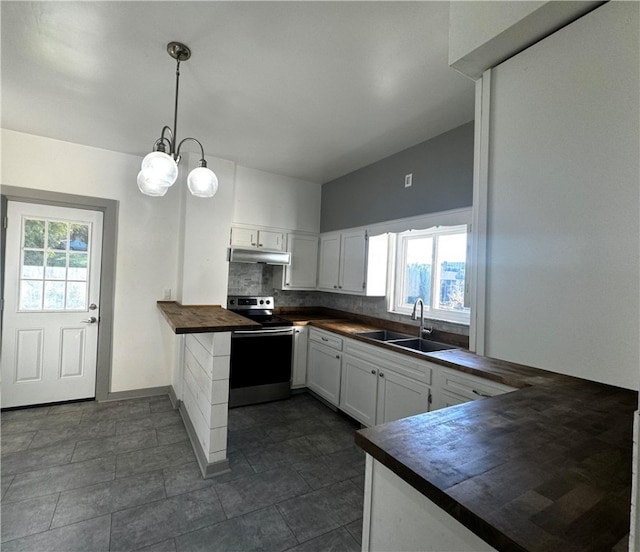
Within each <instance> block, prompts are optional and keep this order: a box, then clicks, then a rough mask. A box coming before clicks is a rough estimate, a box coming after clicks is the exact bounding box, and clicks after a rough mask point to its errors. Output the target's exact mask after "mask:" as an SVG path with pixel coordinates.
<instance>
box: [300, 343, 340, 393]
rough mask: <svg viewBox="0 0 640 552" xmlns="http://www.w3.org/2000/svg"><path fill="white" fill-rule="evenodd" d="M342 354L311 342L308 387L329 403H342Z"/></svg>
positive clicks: (308, 358) (308, 361)
mask: <svg viewBox="0 0 640 552" xmlns="http://www.w3.org/2000/svg"><path fill="white" fill-rule="evenodd" d="M340 356H341V355H340V353H339V352H338V351H336V350H335V349H331V348H330V347H327V346H325V345H322V344H320V343H316V342H315V341H309V355H308V357H307V387H308V388H309V389H311V390H312V391H315V392H316V393H317V394H318V395H320V396H321V397H323V398H324V399H326V400H327V401H329V402H330V403H331V404H332V405H334V406H338V404H339V403H340V367H341V359H340Z"/></svg>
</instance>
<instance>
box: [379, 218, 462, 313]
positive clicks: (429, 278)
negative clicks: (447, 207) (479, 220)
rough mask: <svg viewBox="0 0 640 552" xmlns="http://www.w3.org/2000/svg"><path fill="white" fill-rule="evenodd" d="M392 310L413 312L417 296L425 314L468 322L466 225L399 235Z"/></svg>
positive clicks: (393, 280) (412, 231)
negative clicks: (422, 303) (421, 302)
mask: <svg viewBox="0 0 640 552" xmlns="http://www.w3.org/2000/svg"><path fill="white" fill-rule="evenodd" d="M395 245H396V262H395V270H394V277H393V279H392V282H393V284H392V286H393V289H392V293H391V297H392V304H391V310H392V311H393V312H397V313H401V314H411V312H412V311H413V305H414V303H415V301H416V300H417V299H418V298H421V299H422V300H423V301H424V305H425V317H426V316H429V318H435V319H439V320H446V321H449V322H458V323H463V324H469V313H470V311H469V307H467V306H466V300H465V274H466V266H467V226H466V225H463V226H438V227H436V228H431V229H429V230H410V231H408V232H402V233H401V234H397V235H396V244H395Z"/></svg>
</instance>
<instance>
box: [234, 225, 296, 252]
mask: <svg viewBox="0 0 640 552" xmlns="http://www.w3.org/2000/svg"><path fill="white" fill-rule="evenodd" d="M231 246H232V247H246V248H249V249H268V250H270V251H284V250H285V235H284V233H283V232H279V231H277V230H264V229H259V228H249V227H241V226H232V227H231Z"/></svg>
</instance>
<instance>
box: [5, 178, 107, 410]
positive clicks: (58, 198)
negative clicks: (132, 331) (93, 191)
mask: <svg viewBox="0 0 640 552" xmlns="http://www.w3.org/2000/svg"><path fill="white" fill-rule="evenodd" d="M9 201H21V202H24V203H39V204H43V205H53V206H56V207H73V208H75V209H87V210H90V211H101V212H102V216H103V233H102V268H101V270H100V324H99V325H98V358H97V362H96V400H97V401H105V400H108V399H109V398H110V397H109V395H110V393H109V390H110V389H111V364H112V358H113V305H114V296H115V266H116V237H117V225H118V201H117V200H114V199H104V198H99V197H90V196H81V195H75V194H66V193H61V192H50V191H46V190H35V189H32V188H20V187H18V186H4V185H3V186H2V187H1V189H0V215H1V217H2V222H3V223H2V224H1V225H0V258H1V260H2V263H1V264H0V290H1V291H0V293H1V294H2V305H3V310H2V313H0V332H1V331H2V318H3V314H4V271H5V266H6V265H5V252H6V239H7V236H6V233H7V229H6V226H5V223H4V221H5V217H6V216H7V205H8V202H9Z"/></svg>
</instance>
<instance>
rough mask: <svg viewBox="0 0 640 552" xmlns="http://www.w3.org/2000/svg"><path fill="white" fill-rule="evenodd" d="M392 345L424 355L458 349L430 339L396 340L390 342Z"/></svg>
mask: <svg viewBox="0 0 640 552" xmlns="http://www.w3.org/2000/svg"><path fill="white" fill-rule="evenodd" d="M387 343H389V344H390V345H396V346H398V347H403V348H404V349H411V350H412V351H420V352H422V353H433V352H435V351H445V350H447V349H457V347H455V346H453V345H447V344H446V343H440V342H439V341H431V340H430V339H418V338H414V339H394V340H388V341H387Z"/></svg>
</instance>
